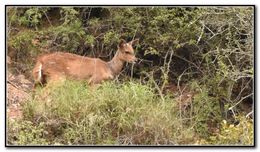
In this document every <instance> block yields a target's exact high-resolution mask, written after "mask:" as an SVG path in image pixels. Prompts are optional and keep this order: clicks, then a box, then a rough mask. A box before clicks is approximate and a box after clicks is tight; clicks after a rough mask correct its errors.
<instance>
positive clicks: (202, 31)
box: [197, 24, 205, 44]
mask: <svg viewBox="0 0 260 152" xmlns="http://www.w3.org/2000/svg"><path fill="white" fill-rule="evenodd" d="M204 29H205V25H204V24H202V29H201V33H200V36H199V38H198V40H197V44H199V42H200V39H201V37H202V35H203V33H204Z"/></svg>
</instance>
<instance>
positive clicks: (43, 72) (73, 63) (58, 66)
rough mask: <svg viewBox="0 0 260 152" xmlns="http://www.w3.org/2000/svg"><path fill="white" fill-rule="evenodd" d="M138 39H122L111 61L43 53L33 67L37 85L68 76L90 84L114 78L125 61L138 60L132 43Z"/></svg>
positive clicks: (67, 54) (74, 55)
mask: <svg viewBox="0 0 260 152" xmlns="http://www.w3.org/2000/svg"><path fill="white" fill-rule="evenodd" d="M137 41H138V40H134V41H131V42H129V43H126V42H125V41H124V40H121V41H120V43H119V45H118V50H117V52H116V54H115V56H114V57H113V59H112V60H111V61H109V62H105V61H103V60H101V59H99V58H89V57H83V56H79V55H76V54H71V53H63V52H56V53H51V54H45V55H42V56H40V57H38V59H37V62H36V65H35V67H34V69H33V77H34V80H35V85H36V84H42V85H44V84H46V83H48V82H50V81H57V80H60V79H66V78H70V79H75V80H87V81H88V83H89V84H96V83H100V82H102V81H104V80H108V79H113V78H114V77H115V76H116V75H118V74H119V73H120V71H121V70H122V68H123V65H124V62H134V61H135V60H136V57H135V55H134V49H133V47H132V45H133V44H134V43H135V42H137Z"/></svg>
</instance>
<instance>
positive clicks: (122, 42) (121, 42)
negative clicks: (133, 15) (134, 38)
mask: <svg viewBox="0 0 260 152" xmlns="http://www.w3.org/2000/svg"><path fill="white" fill-rule="evenodd" d="M125 44H126V41H125V40H124V39H121V40H120V42H119V44H118V47H119V48H123V47H124V45H125Z"/></svg>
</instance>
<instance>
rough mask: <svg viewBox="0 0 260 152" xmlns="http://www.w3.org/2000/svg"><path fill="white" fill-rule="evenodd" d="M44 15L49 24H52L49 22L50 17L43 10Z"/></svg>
mask: <svg viewBox="0 0 260 152" xmlns="http://www.w3.org/2000/svg"><path fill="white" fill-rule="evenodd" d="M44 15H45V17H46V18H47V20H48V22H49V24H50V25H51V26H52V24H51V21H50V19H49V17H48V15H47V14H46V12H44Z"/></svg>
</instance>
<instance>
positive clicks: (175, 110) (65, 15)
mask: <svg viewBox="0 0 260 152" xmlns="http://www.w3.org/2000/svg"><path fill="white" fill-rule="evenodd" d="M253 12H254V10H253V7H213V6H212V7H161V6H160V7H146V8H141V7H129V8H125V7H121V8H120V7H117V8H115V7H111V8H109V7H106V8H95V7H93V8H77V7H61V8H49V7H39V8H38V7H24V8H22V7H17V8H15V7H8V9H7V13H8V14H7V19H8V22H7V23H8V25H7V26H8V28H7V29H8V35H7V37H8V42H7V45H8V55H10V56H11V58H12V60H13V61H15V63H16V66H15V68H17V67H19V69H21V70H22V71H26V72H28V73H30V72H31V69H32V63H33V62H34V60H35V59H36V57H37V56H38V55H39V54H42V53H46V52H53V51H66V52H72V53H76V54H80V55H94V56H95V55H100V56H108V55H109V56H108V57H107V58H106V59H105V60H109V59H111V58H112V55H111V52H112V51H116V49H117V45H118V42H119V40H120V39H121V38H123V39H126V40H128V41H130V40H132V39H134V38H140V43H139V45H138V46H137V47H135V50H136V56H137V57H138V58H139V59H141V60H140V62H139V64H138V65H135V66H134V77H135V78H138V79H140V81H141V82H144V83H145V84H148V85H141V84H139V83H136V82H129V83H123V84H114V83H105V84H102V85H101V86H100V87H99V88H98V89H96V90H95V91H90V90H91V89H89V88H88V87H87V86H85V85H82V84H81V83H80V82H69V81H68V82H66V85H62V86H60V87H54V88H50V90H49V91H47V92H48V93H47V94H48V95H47V96H46V97H45V96H44V95H41V94H44V92H45V91H44V90H45V89H43V90H39V92H38V93H37V97H36V98H33V99H32V100H30V101H28V102H27V103H26V104H25V105H24V107H23V110H24V115H25V118H24V120H26V123H24V125H27V126H29V127H28V128H31V130H33V129H34V130H40V129H44V130H45V131H47V132H48V138H47V136H45V135H42V136H38V137H36V138H38V139H39V141H37V140H38V139H35V141H34V140H33V139H32V137H34V136H35V135H29V136H28V139H27V138H25V137H24V136H25V134H24V133H22V132H21V131H22V130H24V129H23V128H19V127H16V132H10V137H9V138H10V143H12V144H23V143H24V144H30V142H31V143H36V144H37V143H39V144H41V143H43V144H44V143H50V144H54V145H55V144H73V145H75V144H191V143H192V144H197V143H199V144H213V145H214V144H242V145H251V144H252V134H251V133H252V123H250V122H249V120H246V119H245V118H244V116H241V115H242V114H241V109H240V108H239V107H240V104H241V103H242V102H244V101H246V100H250V98H252V97H251V96H250V94H252V93H253V84H252V82H253V78H254V67H253V58H254V56H253V55H254V54H253V51H254V41H253V38H254V24H253V23H254V22H253V21H254V14H253ZM129 73H130V72H129V67H127V68H126V70H124V71H123V74H122V75H120V76H121V77H119V79H128V78H127V76H128V74H129ZM171 84H178V85H180V86H181V85H184V84H185V85H187V86H188V87H189V90H190V91H191V92H195V93H194V97H193V99H192V102H191V104H190V105H189V108H188V109H185V110H183V109H181V108H180V107H179V106H178V105H177V103H178V98H175V97H173V96H172V94H164V92H165V88H167V85H171ZM152 88H155V89H152ZM158 94H159V95H158ZM173 94H176V92H174V93H173ZM246 96H248V97H247V98H244V97H246ZM220 102H223V103H224V109H222V110H221V109H220V104H219V103H220ZM228 110H232V112H234V114H233V115H232V116H231V117H235V115H236V114H238V115H240V116H241V118H239V120H240V122H241V123H240V124H239V125H238V126H232V125H231V124H230V125H225V124H223V123H222V120H223V117H222V114H221V113H223V112H227V111H228ZM227 122H229V120H227ZM41 123H42V124H43V125H41V126H40V124H41ZM14 126H15V125H14ZM57 126H58V127H57ZM212 126H213V127H212ZM241 126H247V127H248V128H249V129H248V130H246V127H241ZM9 127H10V128H12V126H9ZM212 128H214V129H216V128H217V129H218V130H220V132H219V133H215V132H213V131H212ZM225 130H226V131H225ZM40 132H41V131H40ZM40 132H39V134H41V133H40ZM244 133H245V138H243V139H241V138H240V137H239V134H244ZM17 135H21V136H20V137H19V139H17V138H18V137H16V136H17Z"/></svg>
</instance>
